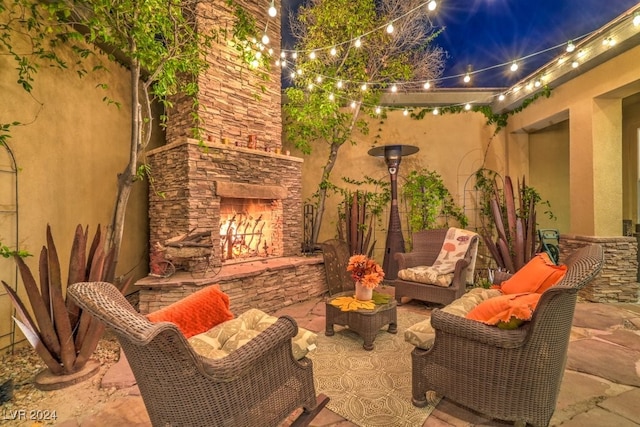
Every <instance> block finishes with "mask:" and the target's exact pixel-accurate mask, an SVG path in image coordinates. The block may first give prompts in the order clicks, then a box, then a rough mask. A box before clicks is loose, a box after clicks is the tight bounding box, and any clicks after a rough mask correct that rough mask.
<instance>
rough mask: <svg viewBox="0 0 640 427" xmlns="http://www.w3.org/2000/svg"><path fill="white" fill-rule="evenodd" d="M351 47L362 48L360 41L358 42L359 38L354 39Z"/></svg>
mask: <svg viewBox="0 0 640 427" xmlns="http://www.w3.org/2000/svg"><path fill="white" fill-rule="evenodd" d="M353 45H354V46H355V47H360V46H362V40H360V37H358V38H357V39H356V41H355V42H354V43H353Z"/></svg>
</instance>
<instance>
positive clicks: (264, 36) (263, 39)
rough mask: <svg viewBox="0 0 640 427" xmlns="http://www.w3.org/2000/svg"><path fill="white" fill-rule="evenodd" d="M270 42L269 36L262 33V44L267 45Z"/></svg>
mask: <svg viewBox="0 0 640 427" xmlns="http://www.w3.org/2000/svg"><path fill="white" fill-rule="evenodd" d="M270 41H271V40H269V36H268V35H267V33H264V34H263V35H262V44H269V42H270Z"/></svg>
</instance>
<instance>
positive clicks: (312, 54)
mask: <svg viewBox="0 0 640 427" xmlns="http://www.w3.org/2000/svg"><path fill="white" fill-rule="evenodd" d="M309 59H316V51H315V50H312V51H311V52H309Z"/></svg>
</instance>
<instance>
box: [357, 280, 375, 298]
mask: <svg viewBox="0 0 640 427" xmlns="http://www.w3.org/2000/svg"><path fill="white" fill-rule="evenodd" d="M356 299H357V300H360V301H370V300H372V299H373V289H371V288H367V287H365V286H363V285H362V284H361V283H360V282H356Z"/></svg>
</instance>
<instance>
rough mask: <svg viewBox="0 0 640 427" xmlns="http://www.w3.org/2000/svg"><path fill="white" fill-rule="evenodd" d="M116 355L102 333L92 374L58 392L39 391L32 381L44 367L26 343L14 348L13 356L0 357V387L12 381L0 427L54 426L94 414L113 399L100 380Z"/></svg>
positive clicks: (0, 412)
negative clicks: (11, 390) (97, 367)
mask: <svg viewBox="0 0 640 427" xmlns="http://www.w3.org/2000/svg"><path fill="white" fill-rule="evenodd" d="M119 355H120V345H119V344H118V342H117V341H116V339H115V337H114V336H113V335H112V334H110V333H109V332H106V333H105V335H104V336H103V338H102V339H101V340H100V342H99V344H98V347H97V349H96V351H95V352H94V354H93V359H95V360H98V361H100V365H101V366H100V371H99V372H98V373H97V374H96V375H94V376H92V377H91V378H88V379H87V380H85V381H82V382H80V383H79V384H75V385H72V386H69V387H66V388H63V389H61V390H54V391H41V390H38V389H37V388H35V387H34V385H33V379H34V377H35V375H36V374H37V373H38V372H40V371H42V370H43V369H45V367H46V366H45V364H44V363H43V362H42V361H41V359H40V357H39V356H38V355H37V354H36V352H35V351H34V350H33V348H31V346H29V345H28V344H26V346H20V348H17V349H16V350H15V351H14V352H13V354H11V353H4V354H2V356H0V357H1V363H0V384H2V383H4V382H5V381H6V380H8V379H13V397H12V399H11V400H10V401H8V402H5V403H4V404H3V405H0V425H3V426H4V425H6V426H30V427H38V426H45V425H54V424H55V423H56V422H60V421H64V420H66V419H69V418H74V417H75V418H78V419H79V418H81V417H83V416H85V415H88V414H90V413H93V412H95V411H96V410H98V409H99V408H100V407H101V406H102V405H103V404H104V403H106V402H108V401H110V400H112V399H113V398H115V397H116V396H117V392H116V390H115V389H110V390H105V389H102V388H100V380H101V379H102V376H103V375H104V373H105V372H106V370H107V369H108V368H109V367H110V366H111V365H113V364H114V363H115V362H116V361H117V360H118V357H119ZM43 418H48V419H46V420H43ZM54 418H55V419H54ZM34 421H35V422H34Z"/></svg>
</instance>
